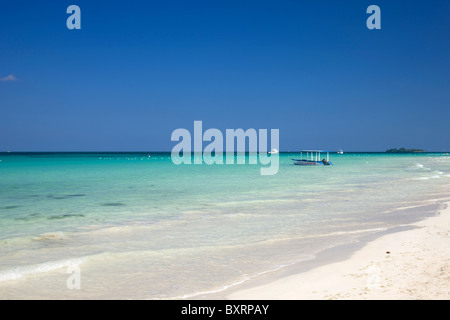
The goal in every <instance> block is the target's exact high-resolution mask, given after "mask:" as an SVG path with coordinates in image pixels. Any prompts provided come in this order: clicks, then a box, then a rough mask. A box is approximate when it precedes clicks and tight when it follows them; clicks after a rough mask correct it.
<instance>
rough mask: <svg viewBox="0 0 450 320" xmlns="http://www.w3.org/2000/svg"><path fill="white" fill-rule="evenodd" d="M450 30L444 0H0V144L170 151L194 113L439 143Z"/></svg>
mask: <svg viewBox="0 0 450 320" xmlns="http://www.w3.org/2000/svg"><path fill="white" fill-rule="evenodd" d="M71 4H75V5H78V6H79V7H80V8H81V28H82V29H81V30H69V29H68V28H67V27H66V20H67V18H68V17H69V14H67V13H66V9H67V7H68V6H69V5H71ZM371 4H376V5H378V6H379V7H380V8H381V30H369V29H368V28H367V27H366V20H367V18H368V17H369V14H367V13H366V9H367V7H368V6H369V5H371ZM449 40H450V1H447V0H441V1H381V0H371V1H365V0H354V1H336V0H334V1H299V0H292V1H282V0H276V1H275V0H273V1H266V0H257V1H254V0H238V1H234V0H226V1H222V0H207V1H196V0H184V1H172V0H164V1H149V0H147V1H134V0H130V1H92V0H91V1H84V0H73V1H63V0H61V1H54V0H52V1H50V0H40V1H20V0H18V1H3V2H2V3H1V5H0V151H7V150H12V151H170V150H171V148H172V147H173V146H174V145H175V144H176V143H175V142H172V141H171V140H170V136H171V133H172V131H173V130H175V129H177V128H186V129H189V130H191V131H193V121H194V120H202V121H203V125H204V128H205V129H207V128H218V129H220V130H224V131H225V129H227V128H230V129H237V128H243V129H248V128H255V129H279V130H280V149H281V150H283V151H287V150H299V149H308V148H314V149H329V150H337V149H339V148H343V149H344V151H384V150H386V149H388V148H392V147H406V148H423V149H426V150H429V151H449V150H450V41H449Z"/></svg>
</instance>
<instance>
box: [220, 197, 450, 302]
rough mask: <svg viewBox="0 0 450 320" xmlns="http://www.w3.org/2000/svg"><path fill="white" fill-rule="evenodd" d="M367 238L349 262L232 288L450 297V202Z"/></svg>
mask: <svg viewBox="0 0 450 320" xmlns="http://www.w3.org/2000/svg"><path fill="white" fill-rule="evenodd" d="M413 226H414V227H415V228H413V229H409V230H406V231H400V232H396V233H392V234H387V235H384V236H382V237H380V238H377V239H376V240H374V241H371V242H369V243H367V244H366V245H365V246H364V247H363V248H361V249H360V250H358V251H356V252H355V253H354V254H353V255H351V257H350V258H349V259H347V260H345V261H340V262H335V263H331V264H327V265H323V266H320V267H317V268H313V269H311V270H309V271H306V272H303V273H300V274H295V275H291V276H287V277H284V278H281V279H279V280H276V281H274V282H271V283H268V284H264V285H260V286H257V287H253V288H248V289H244V290H241V291H237V292H233V293H231V294H230V295H229V296H228V297H227V298H228V299H236V300H241V299H242V300H252V299H257V300H262V299H286V300H288V299H317V300H323V299H348V300H356V299H373V300H375V299H377V300H378V299H388V300H394V299H395V300H396V299H404V300H412V299H426V300H429V299H450V206H448V205H447V207H446V209H444V210H441V211H440V214H439V215H437V216H434V217H430V218H427V219H425V220H423V221H420V222H418V223H415V224H413Z"/></svg>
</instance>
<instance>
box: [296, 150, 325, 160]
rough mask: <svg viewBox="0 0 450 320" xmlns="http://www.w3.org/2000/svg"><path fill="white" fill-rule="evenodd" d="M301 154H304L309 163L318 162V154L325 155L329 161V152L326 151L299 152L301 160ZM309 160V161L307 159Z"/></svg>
mask: <svg viewBox="0 0 450 320" xmlns="http://www.w3.org/2000/svg"><path fill="white" fill-rule="evenodd" d="M303 152H306V160H311V161H320V160H321V159H320V154H321V153H326V154H327V161H330V151H326V150H301V151H300V154H301V156H300V157H301V158H302V159H303ZM308 158H309V159H308Z"/></svg>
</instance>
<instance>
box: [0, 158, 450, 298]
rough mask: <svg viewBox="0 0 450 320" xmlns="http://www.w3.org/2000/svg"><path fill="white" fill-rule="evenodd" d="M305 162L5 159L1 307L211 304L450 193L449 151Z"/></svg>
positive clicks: (0, 163) (423, 210)
mask: <svg viewBox="0 0 450 320" xmlns="http://www.w3.org/2000/svg"><path fill="white" fill-rule="evenodd" d="M297 156H298V155H297V154H289V153H281V154H280V168H279V172H278V174H276V175H273V176H262V175H260V166H259V165H250V164H248V163H247V164H243V165H237V164H236V165H218V164H215V165H207V164H201V165H194V164H192V165H178V166H177V165H174V164H173V163H172V161H171V158H170V154H169V153H1V154H0V299H17V298H31V299H42V298H48V299H108V298H119V299H171V298H175V299H179V298H195V297H198V296H205V295H206V296H207V295H208V294H209V293H218V292H224V291H226V290H228V289H229V288H232V287H238V286H239V285H240V284H242V283H245V282H248V281H251V280H252V279H257V278H258V277H259V276H261V275H264V274H267V273H272V272H276V271H277V270H280V269H283V268H285V267H287V266H292V265H300V264H302V263H304V262H306V261H310V260H311V259H314V258H315V257H316V256H317V254H318V253H320V252H321V251H323V250H325V249H328V248H332V247H335V246H339V245H342V244H346V243H352V242H356V241H359V239H361V237H364V236H367V235H370V234H377V233H381V232H383V231H386V230H388V229H389V228H393V227H397V226H402V225H405V224H409V223H411V222H414V221H417V220H420V219H423V218H425V217H427V216H430V215H434V214H436V213H437V212H438V211H439V209H440V208H442V203H443V202H444V201H446V200H449V198H450V195H449V193H448V191H449V190H450V189H449V185H450V156H448V155H445V154H439V153H424V154H384V153H345V154H343V155H338V154H331V155H330V160H331V161H332V162H333V164H334V165H333V166H317V167H305V166H295V165H293V163H292V161H291V158H292V157H297ZM74 267H75V268H77V269H76V270H78V271H79V273H78V275H79V279H80V282H79V284H80V288H79V289H70V288H69V287H68V281H69V278H70V277H71V276H72V275H73V274H74V273H73V270H74Z"/></svg>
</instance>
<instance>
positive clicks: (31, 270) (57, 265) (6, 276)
mask: <svg viewBox="0 0 450 320" xmlns="http://www.w3.org/2000/svg"><path fill="white" fill-rule="evenodd" d="M87 260H88V257H81V258H73V259H66V260H58V261H49V262H44V263H40V264H35V265H29V266H21V267H16V268H14V269H10V270H5V271H1V272H0V282H4V281H11V280H18V279H21V278H23V277H25V276H29V275H35V274H40V273H47V272H50V271H55V270H58V269H61V268H67V267H69V266H74V265H76V266H79V265H80V264H82V263H84V262H86V261H87Z"/></svg>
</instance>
